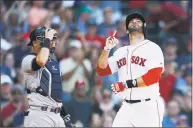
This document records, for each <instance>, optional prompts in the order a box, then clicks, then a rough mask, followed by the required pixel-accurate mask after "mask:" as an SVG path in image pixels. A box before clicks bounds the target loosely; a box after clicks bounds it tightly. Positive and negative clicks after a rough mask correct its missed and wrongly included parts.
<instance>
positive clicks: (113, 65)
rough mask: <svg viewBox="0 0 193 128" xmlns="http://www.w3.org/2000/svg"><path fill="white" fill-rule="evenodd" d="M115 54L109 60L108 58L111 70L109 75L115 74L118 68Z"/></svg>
mask: <svg viewBox="0 0 193 128" xmlns="http://www.w3.org/2000/svg"><path fill="white" fill-rule="evenodd" d="M116 58H117V57H116V52H115V53H114V54H113V56H111V57H110V58H108V64H109V67H110V70H111V73H112V74H113V73H115V72H117V71H118V66H117V59H116Z"/></svg>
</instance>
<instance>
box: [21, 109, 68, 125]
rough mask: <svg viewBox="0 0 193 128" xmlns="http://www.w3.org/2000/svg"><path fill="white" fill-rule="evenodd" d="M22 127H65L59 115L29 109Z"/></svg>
mask: <svg viewBox="0 0 193 128" xmlns="http://www.w3.org/2000/svg"><path fill="white" fill-rule="evenodd" d="M24 127H65V124H64V121H63V119H62V117H61V116H60V113H57V114H55V113H54V112H48V111H42V110H34V109H29V114H28V115H27V116H25V119H24Z"/></svg>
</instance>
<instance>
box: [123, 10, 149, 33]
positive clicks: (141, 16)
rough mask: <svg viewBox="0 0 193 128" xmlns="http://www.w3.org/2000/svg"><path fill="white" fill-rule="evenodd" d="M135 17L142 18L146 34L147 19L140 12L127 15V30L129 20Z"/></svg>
mask: <svg viewBox="0 0 193 128" xmlns="http://www.w3.org/2000/svg"><path fill="white" fill-rule="evenodd" d="M133 18H138V19H140V20H141V21H142V22H143V31H144V34H145V30H146V21H145V18H144V17H143V15H141V14H139V13H132V14H130V15H128V16H127V17H126V21H125V23H126V24H125V25H126V30H128V24H129V22H130V21H131V20H132V19H133Z"/></svg>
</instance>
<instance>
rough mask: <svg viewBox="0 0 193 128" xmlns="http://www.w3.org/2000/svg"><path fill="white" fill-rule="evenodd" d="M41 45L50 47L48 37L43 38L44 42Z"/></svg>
mask: <svg viewBox="0 0 193 128" xmlns="http://www.w3.org/2000/svg"><path fill="white" fill-rule="evenodd" d="M42 47H44V48H48V49H50V39H49V38H46V39H45V40H44V43H43V44H42Z"/></svg>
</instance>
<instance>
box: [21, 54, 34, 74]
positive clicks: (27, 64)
mask: <svg viewBox="0 0 193 128" xmlns="http://www.w3.org/2000/svg"><path fill="white" fill-rule="evenodd" d="M35 57H36V56H35V55H27V56H26V57H24V58H23V60H22V63H21V68H22V70H23V71H25V72H28V71H33V70H32V61H33V59H34V58H35Z"/></svg>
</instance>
